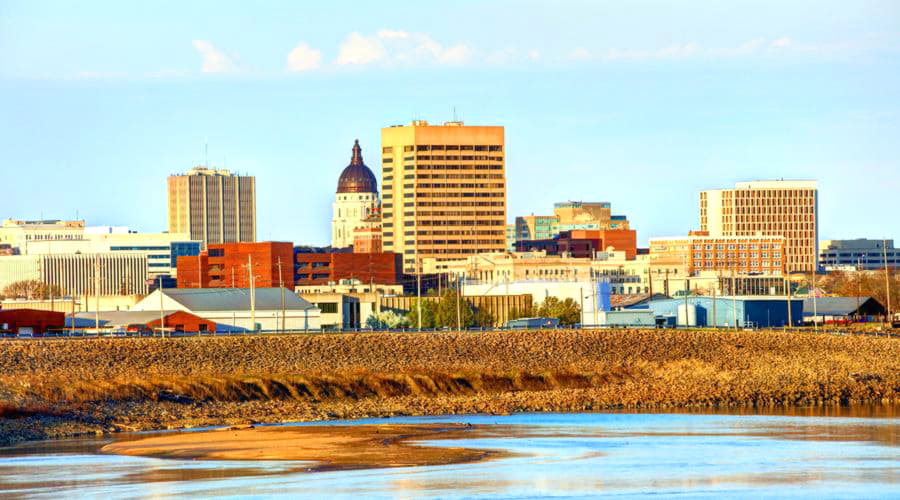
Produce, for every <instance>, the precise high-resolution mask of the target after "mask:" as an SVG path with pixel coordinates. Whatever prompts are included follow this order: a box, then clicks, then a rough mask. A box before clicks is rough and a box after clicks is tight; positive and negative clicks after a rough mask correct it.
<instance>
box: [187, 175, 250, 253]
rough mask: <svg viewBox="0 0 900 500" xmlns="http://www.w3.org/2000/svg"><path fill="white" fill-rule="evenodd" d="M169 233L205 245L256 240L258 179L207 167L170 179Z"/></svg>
mask: <svg viewBox="0 0 900 500" xmlns="http://www.w3.org/2000/svg"><path fill="white" fill-rule="evenodd" d="M169 232H170V233H187V234H189V235H190V238H191V239H192V240H200V241H202V242H203V244H204V246H206V245H210V244H218V243H240V242H254V241H256V179H255V178H254V177H252V176H247V175H237V174H232V173H231V172H229V171H228V170H213V169H209V168H205V167H194V168H193V169H191V171H190V172H188V173H186V174H181V175H171V176H169Z"/></svg>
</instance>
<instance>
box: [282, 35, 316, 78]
mask: <svg viewBox="0 0 900 500" xmlns="http://www.w3.org/2000/svg"><path fill="white" fill-rule="evenodd" d="M321 65H322V53H321V52H320V51H319V50H317V49H314V48H312V47H310V46H309V45H307V44H305V43H303V42H301V43H300V44H299V45H297V46H296V47H294V48H293V50H291V51H290V52H289V53H288V56H287V70H288V71H292V72H301V71H312V70H316V69H319V67H320V66H321Z"/></svg>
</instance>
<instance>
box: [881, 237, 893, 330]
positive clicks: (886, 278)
mask: <svg viewBox="0 0 900 500" xmlns="http://www.w3.org/2000/svg"><path fill="white" fill-rule="evenodd" d="M881 252H882V255H883V259H884V288H885V291H887V320H888V335H890V334H891V333H890V328H891V327H892V326H893V325H894V318H893V316H891V273H890V268H888V260H887V239H882V240H881Z"/></svg>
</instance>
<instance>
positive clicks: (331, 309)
mask: <svg viewBox="0 0 900 500" xmlns="http://www.w3.org/2000/svg"><path fill="white" fill-rule="evenodd" d="M316 307H318V308H319V310H320V311H322V314H337V302H321V303H319V304H316Z"/></svg>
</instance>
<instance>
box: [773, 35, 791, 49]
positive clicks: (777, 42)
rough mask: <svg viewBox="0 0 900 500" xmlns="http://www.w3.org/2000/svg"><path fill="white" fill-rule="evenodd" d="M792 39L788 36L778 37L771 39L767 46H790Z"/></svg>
mask: <svg viewBox="0 0 900 500" xmlns="http://www.w3.org/2000/svg"><path fill="white" fill-rule="evenodd" d="M793 43H794V41H793V40H791V39H790V38H788V37H783V38H779V39H777V40H772V43H770V44H769V47H772V48H785V47H790V46H791V44H793Z"/></svg>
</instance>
